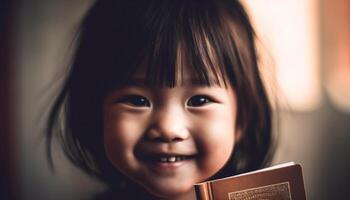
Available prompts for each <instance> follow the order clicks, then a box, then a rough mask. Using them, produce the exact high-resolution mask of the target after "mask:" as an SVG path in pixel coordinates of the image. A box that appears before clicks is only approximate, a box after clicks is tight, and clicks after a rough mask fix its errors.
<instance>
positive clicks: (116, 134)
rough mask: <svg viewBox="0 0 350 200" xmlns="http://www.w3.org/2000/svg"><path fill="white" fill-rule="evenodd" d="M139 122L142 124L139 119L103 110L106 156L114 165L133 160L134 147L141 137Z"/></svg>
mask: <svg viewBox="0 0 350 200" xmlns="http://www.w3.org/2000/svg"><path fill="white" fill-rule="evenodd" d="M140 124H142V121H140V119H135V118H133V117H131V116H128V115H123V114H122V113H118V112H113V111H108V112H105V116H104V145H105V151H106V154H107V157H108V158H109V160H110V161H111V162H112V163H113V164H114V165H115V166H116V165H120V163H125V162H130V161H132V160H133V159H132V157H133V150H134V147H135V145H136V143H137V142H138V140H139V139H140V137H142V126H141V125H140ZM116 167H118V166H116ZM118 168H119V167H118Z"/></svg>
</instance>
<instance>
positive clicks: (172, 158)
mask: <svg viewBox="0 0 350 200" xmlns="http://www.w3.org/2000/svg"><path fill="white" fill-rule="evenodd" d="M168 161H169V162H175V161H176V157H175V156H171V157H169V158H168Z"/></svg>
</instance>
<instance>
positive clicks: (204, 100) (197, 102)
mask: <svg viewBox="0 0 350 200" xmlns="http://www.w3.org/2000/svg"><path fill="white" fill-rule="evenodd" d="M211 102H213V101H212V99H211V98H210V97H208V96H205V95H196V96H193V97H191V98H190V99H189V100H188V102H187V105H188V106H191V107H199V106H204V105H205V104H208V103H211Z"/></svg>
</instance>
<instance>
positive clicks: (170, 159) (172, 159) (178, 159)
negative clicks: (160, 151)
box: [159, 156, 185, 162]
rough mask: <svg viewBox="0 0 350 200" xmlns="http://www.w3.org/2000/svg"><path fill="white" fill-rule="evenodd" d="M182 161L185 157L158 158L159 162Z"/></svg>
mask: <svg viewBox="0 0 350 200" xmlns="http://www.w3.org/2000/svg"><path fill="white" fill-rule="evenodd" d="M184 159H185V157H183V156H168V157H167V156H161V157H160V158H159V160H160V162H178V161H181V160H184Z"/></svg>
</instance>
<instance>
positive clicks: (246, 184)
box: [194, 162, 306, 200]
mask: <svg viewBox="0 0 350 200" xmlns="http://www.w3.org/2000/svg"><path fill="white" fill-rule="evenodd" d="M194 187H195V192H196V197H197V200H258V199H259V200H261V199H263V200H306V196H305V189H304V182H303V176H302V169H301V166H300V165H299V164H295V163H294V162H289V163H284V164H280V165H276V166H273V167H268V168H265V169H261V170H257V171H253V172H248V173H244V174H240V175H236V176H231V177H227V178H222V179H217V180H212V181H207V182H203V183H199V184H196V185H195V186H194Z"/></svg>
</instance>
